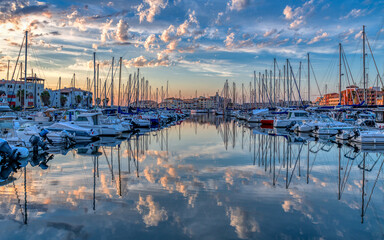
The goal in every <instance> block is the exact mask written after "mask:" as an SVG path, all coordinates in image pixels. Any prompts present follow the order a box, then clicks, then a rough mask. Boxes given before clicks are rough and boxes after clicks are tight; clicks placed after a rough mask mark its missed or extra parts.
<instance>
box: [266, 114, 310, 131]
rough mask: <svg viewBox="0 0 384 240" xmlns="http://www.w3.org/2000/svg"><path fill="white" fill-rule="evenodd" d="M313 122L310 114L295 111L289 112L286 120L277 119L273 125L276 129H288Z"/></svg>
mask: <svg viewBox="0 0 384 240" xmlns="http://www.w3.org/2000/svg"><path fill="white" fill-rule="evenodd" d="M309 120H311V118H310V117H309V113H308V112H306V111H303V110H293V111H289V112H288V117H287V118H285V119H276V120H275V121H274V123H273V126H274V127H275V128H286V127H289V126H293V125H294V124H296V123H302V122H307V121H309Z"/></svg>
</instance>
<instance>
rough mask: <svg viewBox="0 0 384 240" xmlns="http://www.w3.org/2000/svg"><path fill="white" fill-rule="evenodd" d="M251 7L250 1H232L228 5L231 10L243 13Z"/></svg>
mask: <svg viewBox="0 0 384 240" xmlns="http://www.w3.org/2000/svg"><path fill="white" fill-rule="evenodd" d="M248 5H249V0H230V1H229V2H228V3H227V7H228V9H229V10H231V11H233V10H236V11H241V10H243V9H244V8H246V7H247V6H248Z"/></svg>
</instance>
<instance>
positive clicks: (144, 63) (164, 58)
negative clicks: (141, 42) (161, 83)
mask: <svg viewBox="0 0 384 240" xmlns="http://www.w3.org/2000/svg"><path fill="white" fill-rule="evenodd" d="M123 63H124V65H125V66H126V67H158V66H169V64H170V62H169V56H168V55H167V54H164V53H158V54H157V59H153V60H151V61H149V60H147V59H146V58H145V57H144V56H143V55H141V56H139V57H136V58H132V59H130V60H123Z"/></svg>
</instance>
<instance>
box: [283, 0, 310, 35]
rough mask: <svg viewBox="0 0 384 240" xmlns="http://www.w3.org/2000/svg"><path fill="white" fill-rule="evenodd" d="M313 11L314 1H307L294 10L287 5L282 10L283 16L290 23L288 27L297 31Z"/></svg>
mask: <svg viewBox="0 0 384 240" xmlns="http://www.w3.org/2000/svg"><path fill="white" fill-rule="evenodd" d="M314 10H315V5H314V0H308V1H306V2H305V3H304V4H303V5H302V6H300V7H297V8H295V9H294V8H292V7H291V6H289V5H287V6H286V7H285V8H284V10H283V15H284V18H285V19H286V20H288V21H292V22H291V23H290V24H289V27H290V28H291V29H297V28H299V27H300V26H301V25H303V24H305V20H306V18H307V17H308V16H309V15H311V14H312V13H313V12H314Z"/></svg>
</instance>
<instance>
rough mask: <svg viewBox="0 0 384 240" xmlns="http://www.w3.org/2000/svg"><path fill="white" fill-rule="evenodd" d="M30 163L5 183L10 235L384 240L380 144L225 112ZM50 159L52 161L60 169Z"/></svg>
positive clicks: (2, 217) (1, 217) (4, 214)
mask: <svg viewBox="0 0 384 240" xmlns="http://www.w3.org/2000/svg"><path fill="white" fill-rule="evenodd" d="M126 138H127V139H120V140H117V139H114V138H103V139H100V141H98V142H95V143H92V144H89V145H86V146H77V147H76V148H74V149H70V150H67V151H66V152H61V151H60V150H55V151H53V152H52V153H54V154H55V157H54V159H55V160H54V161H52V157H51V156H53V155H51V154H49V155H46V156H45V157H41V158H33V159H30V160H29V164H28V165H27V164H25V165H24V166H22V167H21V168H20V169H19V170H18V171H17V172H14V173H12V174H10V178H9V179H11V177H12V178H13V179H12V181H9V183H8V184H5V185H3V186H1V187H0V195H1V198H2V199H3V201H2V203H1V205H2V208H1V212H0V221H2V227H1V229H2V231H5V230H6V229H7V230H8V231H14V232H15V234H13V235H3V236H6V237H5V239H17V238H19V237H20V236H25V234H28V235H29V236H36V231H37V230H38V231H39V235H38V236H36V237H31V238H32V239H34V238H39V239H48V238H49V239H51V238H54V237H56V238H70V239H71V238H84V239H104V238H106V237H107V236H110V235H111V234H113V235H114V236H115V238H116V239H120V238H121V239H125V238H126V237H127V236H130V237H132V238H134V239H148V238H176V239H180V238H194V239H195V238H199V239H200V238H230V239H236V238H239V239H250V238H334V236H338V237H346V238H381V237H382V236H383V233H382V230H381V228H382V222H383V217H382V215H383V214H382V212H383V207H382V204H381V199H382V198H383V190H384V189H383V178H382V176H381V172H382V165H383V156H382V155H383V154H382V150H380V149H379V148H378V147H377V146H375V147H371V148H370V149H369V148H366V147H365V146H364V147H362V146H350V145H345V144H342V143H337V142H335V141H334V140H332V139H318V138H314V137H313V136H310V135H299V136H296V135H291V134H290V133H287V132H284V131H275V130H273V129H262V128H259V127H258V126H249V125H247V124H246V123H244V122H239V121H234V120H233V119H230V118H223V117H222V116H221V117H215V116H214V115H208V114H203V115H193V116H191V118H190V119H188V120H185V121H183V122H180V123H178V124H176V125H174V126H170V127H167V128H162V129H153V130H152V131H145V132H143V131H142V132H139V133H136V134H132V135H127V136H126ZM48 165H49V167H48Z"/></svg>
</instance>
